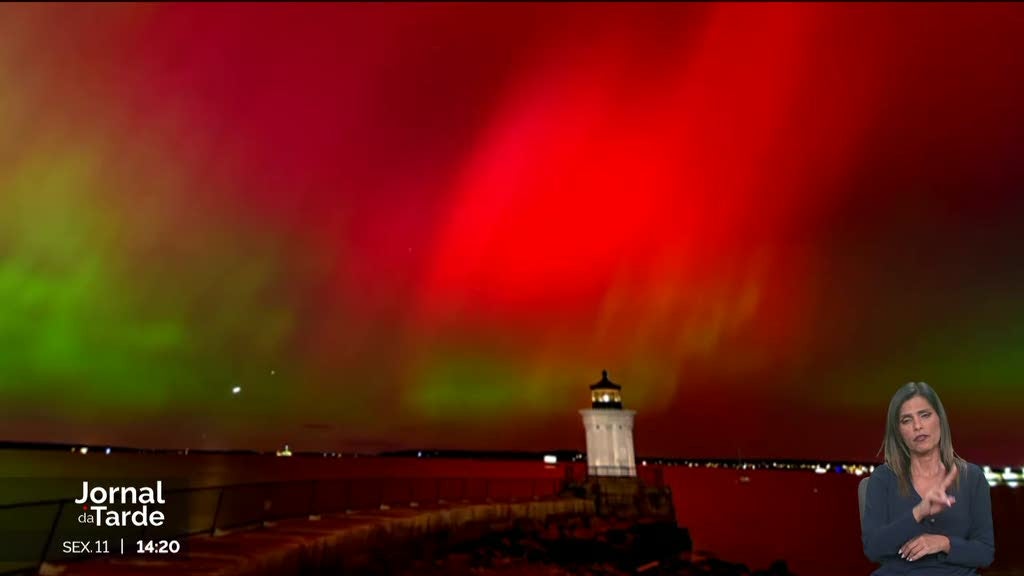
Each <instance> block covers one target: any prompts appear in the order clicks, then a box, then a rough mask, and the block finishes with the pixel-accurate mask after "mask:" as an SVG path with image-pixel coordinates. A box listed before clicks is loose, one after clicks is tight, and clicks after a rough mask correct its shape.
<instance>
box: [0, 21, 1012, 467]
mask: <svg viewBox="0 0 1024 576" xmlns="http://www.w3.org/2000/svg"><path fill="white" fill-rule="evenodd" d="M1022 155H1024V7H1021V6H1019V5H1014V4H998V5H958V4H941V5H883V4H854V5H812V4H797V5H790V4H772V5H749V4H722V5H717V4H697V5H665V4H656V5H614V4H598V5H586V4H565V5H529V4H525V5H520V4H497V5H472V4H443V5H427V4H385V5H373V4H352V5H331V4H314V5H297V4H289V5H268V4H259V5H249V6H246V5H237V4H232V5H198V4H191V5H173V4H145V5H6V6H3V7H0V395H2V396H0V406H2V408H0V410H2V412H3V416H2V417H0V439H3V440H20V441H53V442H68V443H75V442H79V443H94V444H102V443H109V444H114V445H129V446H146V447H193V448H260V449H270V448H275V447H280V446H281V445H282V444H284V443H289V444H290V445H291V447H292V449H297V450H319V449H327V450H345V449H364V448H366V449H368V448H372V449H392V448H413V447H435V448H467V449H480V448H493V449H530V450H543V449H549V448H550V449H555V448H581V447H582V446H583V439H584V438H583V433H582V427H581V424H580V422H579V416H578V414H577V413H576V410H577V409H579V408H582V407H585V406H586V404H587V402H588V399H589V396H588V390H587V386H588V385H589V384H591V383H593V382H595V381H597V380H598V379H599V378H600V374H601V370H602V369H607V370H608V371H609V373H610V375H611V377H612V379H613V380H615V381H616V382H618V383H620V384H622V385H623V396H624V402H625V404H626V406H627V407H628V408H632V409H635V410H637V411H638V417H637V432H636V442H637V450H638V452H639V453H640V454H641V455H662V456H678V457H687V456H689V457H735V456H743V457H760V456H763V457H789V458H817V457H829V458H849V459H873V458H875V457H876V452H877V450H878V447H879V446H880V444H881V438H882V431H883V426H884V415H885V409H886V406H887V403H888V400H889V397H890V396H891V394H892V393H893V392H894V391H895V390H896V388H898V387H899V386H900V385H901V384H903V383H905V382H907V381H911V380H924V381H927V382H929V383H930V384H932V385H933V386H934V387H935V388H936V389H937V390H938V391H939V393H940V394H941V395H942V397H943V400H944V402H945V404H946V408H947V410H948V411H949V413H950V417H951V420H952V426H953V431H954V439H955V442H956V446H957V448H958V450H959V451H960V452H961V453H963V454H964V455H965V456H966V457H967V458H969V459H971V460H975V461H990V462H994V463H1007V464H1012V465H1019V464H1020V463H1021V462H1024V427H1022V426H1021V424H1020V414H1021V413H1022V411H1024V386H1022V385H1024V223H1022V221H1024V194H1022V192H1024V190H1022V182H1024V161H1022ZM236 387H237V390H236Z"/></svg>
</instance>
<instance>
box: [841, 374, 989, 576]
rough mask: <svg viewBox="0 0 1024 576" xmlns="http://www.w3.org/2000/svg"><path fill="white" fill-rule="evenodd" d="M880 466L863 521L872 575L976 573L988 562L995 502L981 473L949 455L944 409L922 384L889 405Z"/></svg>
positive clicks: (913, 384) (905, 390)
mask: <svg viewBox="0 0 1024 576" xmlns="http://www.w3.org/2000/svg"><path fill="white" fill-rule="evenodd" d="M882 448H883V449H884V450H885V464H882V465H881V466H879V467H877V468H875V471H874V473H873V474H872V475H871V480H870V481H869V482H868V489H867V497H866V499H865V506H864V519H863V522H862V524H861V538H862V540H863V543H864V554H866V555H867V557H868V558H869V559H870V560H871V561H873V562H880V563H881V567H880V568H879V569H878V570H876V571H875V572H874V575H875V576H881V575H887V574H906V573H908V572H913V573H921V574H929V575H932V574H934V575H946V574H949V575H952V574H957V575H968V574H976V572H975V568H983V567H985V566H988V565H989V564H991V563H992V558H993V556H994V554H995V537H994V535H993V533H992V502H991V498H990V495H989V486H988V482H987V481H986V480H985V475H984V474H982V472H981V469H980V468H978V466H977V465H975V464H969V463H967V462H965V461H964V460H963V459H961V458H960V457H959V456H957V454H956V452H954V451H953V439H952V437H951V435H950V432H949V421H948V420H947V419H946V410H945V409H944V408H943V407H942V402H941V401H940V400H939V396H938V394H936V393H935V391H934V390H932V388H931V386H929V385H927V384H925V383H924V382H910V383H909V384H906V385H904V386H903V387H901V388H900V389H899V390H897V391H896V394H895V395H894V396H893V397H892V400H891V401H890V402H889V415H888V418H887V424H886V427H885V441H884V443H883V445H882Z"/></svg>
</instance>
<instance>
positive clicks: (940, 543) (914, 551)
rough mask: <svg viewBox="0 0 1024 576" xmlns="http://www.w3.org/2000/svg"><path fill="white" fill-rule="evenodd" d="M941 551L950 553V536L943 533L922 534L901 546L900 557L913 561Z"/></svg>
mask: <svg viewBox="0 0 1024 576" xmlns="http://www.w3.org/2000/svg"><path fill="white" fill-rule="evenodd" d="M939 552H946V553H949V538H947V537H945V536H943V535H942V534H921V535H920V536H915V537H914V538H911V539H910V540H909V541H907V543H906V544H904V545H903V546H901V547H900V558H903V559H904V560H907V561H908V562H913V561H914V560H918V559H920V558H924V557H925V556H927V555H929V554H938V553H939Z"/></svg>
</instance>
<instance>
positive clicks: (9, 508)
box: [0, 478, 197, 571]
mask: <svg viewBox="0 0 1024 576" xmlns="http://www.w3.org/2000/svg"><path fill="white" fill-rule="evenodd" d="M183 486H184V483H183V482H182V481H181V480H169V479H136V478H132V479H110V478H92V479H87V480H77V479H75V480H69V479H58V480H45V479H44V480H40V479H25V478H19V479H14V480H11V479H4V480H0V565H11V564H23V563H30V562H35V563H38V562H51V563H53V562H69V561H75V560H82V559H87V558H90V557H95V558H100V557H108V558H109V557H116V556H123V557H127V556H132V557H136V558H138V557H150V556H151V557H160V558H162V559H165V560H166V559H169V558H183V557H184V556H185V554H186V536H187V535H188V534H190V533H194V532H196V531H197V530H196V529H195V527H194V526H190V521H191V520H194V519H191V520H190V516H189V499H190V497H191V495H192V492H191V491H189V490H184V489H183ZM0 571H2V570H0Z"/></svg>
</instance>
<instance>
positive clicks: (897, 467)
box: [879, 382, 967, 496]
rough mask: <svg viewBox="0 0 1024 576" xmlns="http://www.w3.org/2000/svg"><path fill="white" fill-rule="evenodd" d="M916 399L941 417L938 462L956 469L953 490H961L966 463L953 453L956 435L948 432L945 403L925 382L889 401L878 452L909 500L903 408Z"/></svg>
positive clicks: (902, 390)
mask: <svg viewBox="0 0 1024 576" xmlns="http://www.w3.org/2000/svg"><path fill="white" fill-rule="evenodd" d="M914 396H920V397H922V398H924V399H925V400H927V401H928V403H929V404H931V405H932V408H933V409H934V410H935V414H936V415H937V416H938V417H939V429H940V433H939V435H940V437H939V458H940V459H941V460H942V464H943V465H944V466H945V467H946V470H947V471H948V470H951V469H952V468H951V467H952V466H956V468H957V475H956V479H955V480H954V486H955V487H956V489H957V490H959V489H960V477H961V475H962V474H963V473H964V471H965V470H966V469H967V465H966V464H967V463H966V462H964V460H963V458H960V456H958V455H957V453H956V452H955V451H954V450H953V435H952V433H951V432H950V431H949V419H948V418H946V409H945V408H943V407H942V400H939V395H938V394H936V393H935V390H933V389H932V387H931V386H929V385H928V384H926V383H924V382H908V383H906V384H904V385H903V386H901V387H900V389H899V390H897V391H896V394H894V395H893V397H892V400H890V401H889V415H888V417H887V418H886V425H885V439H884V440H883V441H882V448H881V449H879V452H881V451H883V450H884V451H885V463H886V464H888V465H889V468H890V469H892V471H893V472H894V473H895V474H896V478H897V479H898V480H899V486H900V494H902V495H903V496H906V495H907V494H909V493H910V491H911V478H910V448H908V447H907V444H906V442H904V441H903V435H902V434H900V408H901V407H902V406H903V403H904V402H906V401H907V400H910V399H911V398H913V397H914Z"/></svg>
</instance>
